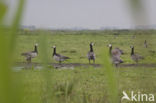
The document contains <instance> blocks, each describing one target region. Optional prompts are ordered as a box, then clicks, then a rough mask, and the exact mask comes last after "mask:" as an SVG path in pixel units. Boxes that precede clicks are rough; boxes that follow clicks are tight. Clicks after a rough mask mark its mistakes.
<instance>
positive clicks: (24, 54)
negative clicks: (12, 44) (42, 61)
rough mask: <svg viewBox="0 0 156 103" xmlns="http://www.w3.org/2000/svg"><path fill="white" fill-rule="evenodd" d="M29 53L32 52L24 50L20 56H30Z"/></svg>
mask: <svg viewBox="0 0 156 103" xmlns="http://www.w3.org/2000/svg"><path fill="white" fill-rule="evenodd" d="M31 53H32V52H25V53H22V54H21V55H22V56H30V55H31Z"/></svg>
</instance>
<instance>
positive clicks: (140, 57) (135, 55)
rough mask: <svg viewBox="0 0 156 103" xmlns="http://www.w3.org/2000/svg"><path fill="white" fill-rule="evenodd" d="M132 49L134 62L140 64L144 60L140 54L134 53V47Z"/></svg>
mask: <svg viewBox="0 0 156 103" xmlns="http://www.w3.org/2000/svg"><path fill="white" fill-rule="evenodd" d="M130 48H131V58H132V60H134V61H135V62H136V63H138V61H139V60H141V59H144V58H143V57H142V56H140V55H139V54H135V53H134V46H130Z"/></svg>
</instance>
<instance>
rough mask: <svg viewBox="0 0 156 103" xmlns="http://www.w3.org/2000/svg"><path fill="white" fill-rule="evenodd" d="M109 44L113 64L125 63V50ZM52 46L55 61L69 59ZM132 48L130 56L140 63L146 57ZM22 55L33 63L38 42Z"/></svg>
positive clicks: (92, 56) (91, 54) (91, 56)
mask: <svg viewBox="0 0 156 103" xmlns="http://www.w3.org/2000/svg"><path fill="white" fill-rule="evenodd" d="M93 46H94V43H92V42H91V43H90V44H89V47H90V50H89V52H88V53H87V58H88V61H89V64H90V63H91V61H93V63H94V64H95V59H96V56H95V53H94V49H93ZM107 46H108V47H109V55H110V58H111V60H112V64H114V65H115V66H116V67H117V66H118V65H119V64H120V63H123V62H124V61H123V60H122V59H121V55H123V54H124V52H123V50H121V49H119V48H114V49H113V47H112V44H109V45H107ZM144 46H145V48H147V41H146V40H145V42H144ZM52 48H53V53H52V57H53V59H54V60H55V61H57V62H59V64H61V63H62V62H63V61H65V60H67V59H70V58H69V57H67V56H64V55H61V54H58V53H57V52H56V46H53V47H52ZM130 48H131V54H130V56H131V59H132V60H133V61H135V62H136V63H138V61H139V60H141V59H144V57H142V56H140V55H139V54H136V53H135V52H134V46H130ZM21 55H22V56H24V57H26V61H27V62H28V63H31V60H32V58H35V57H37V55H38V44H35V45H34V50H33V51H29V52H24V53H22V54H21Z"/></svg>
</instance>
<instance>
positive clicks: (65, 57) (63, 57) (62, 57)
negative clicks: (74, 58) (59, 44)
mask: <svg viewBox="0 0 156 103" xmlns="http://www.w3.org/2000/svg"><path fill="white" fill-rule="evenodd" d="M56 56H58V57H60V58H61V59H70V58H69V57H67V56H63V55H60V54H56Z"/></svg>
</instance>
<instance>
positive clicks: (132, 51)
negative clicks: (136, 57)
mask: <svg viewBox="0 0 156 103" xmlns="http://www.w3.org/2000/svg"><path fill="white" fill-rule="evenodd" d="M133 54H134V47H133V48H132V50H131V55H133Z"/></svg>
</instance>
